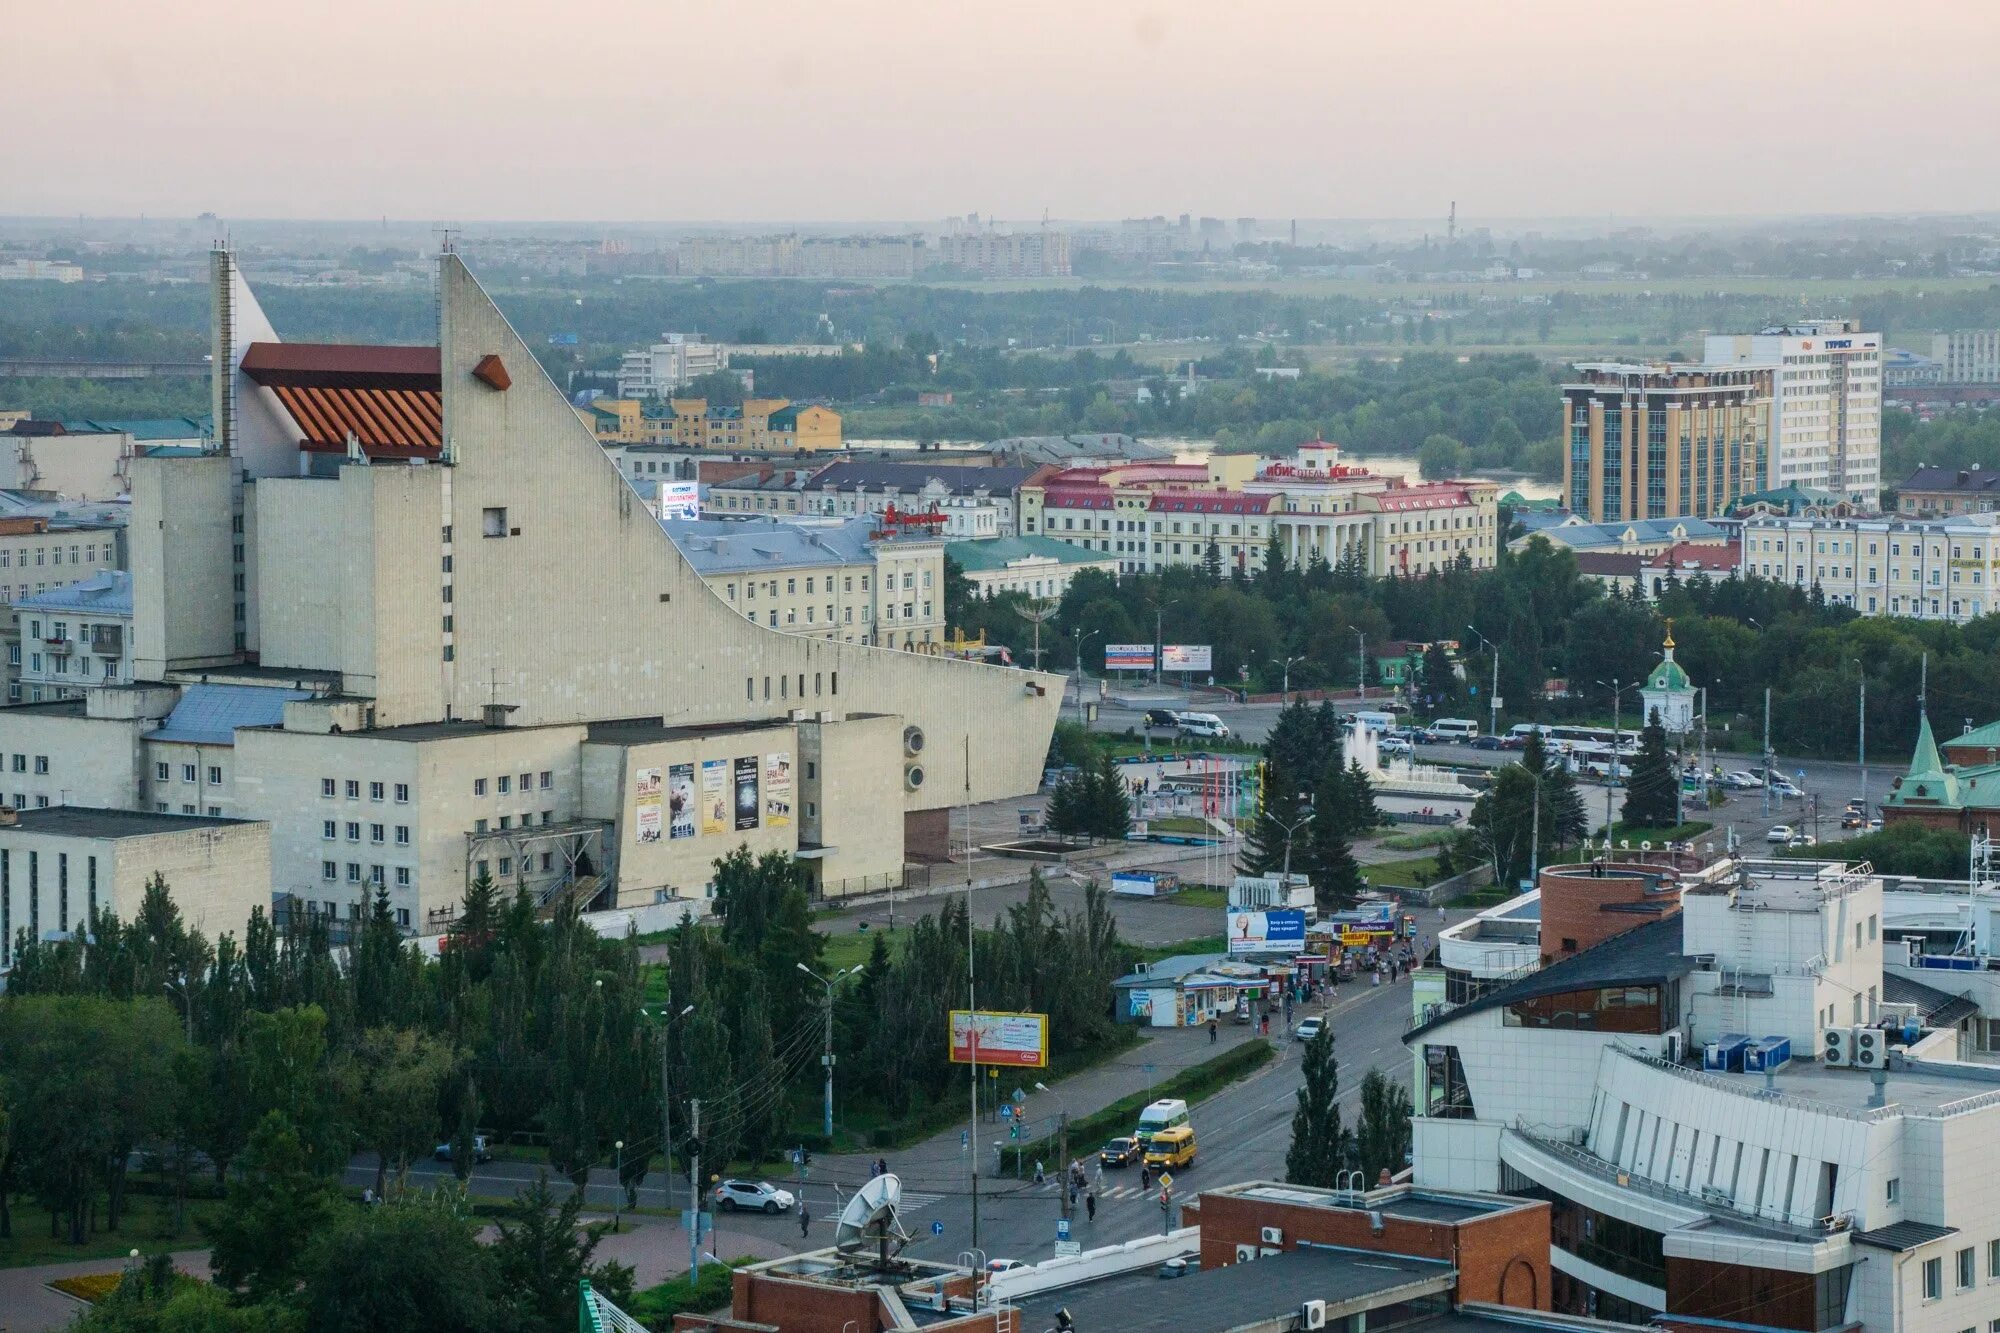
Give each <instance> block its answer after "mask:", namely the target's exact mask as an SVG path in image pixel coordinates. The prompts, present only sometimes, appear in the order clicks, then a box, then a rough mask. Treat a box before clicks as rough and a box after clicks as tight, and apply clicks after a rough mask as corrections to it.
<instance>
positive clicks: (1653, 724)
mask: <svg viewBox="0 0 2000 1333" xmlns="http://www.w3.org/2000/svg"><path fill="white" fill-rule="evenodd" d="M1679 787H1680V777H1679V776H1678V775H1677V774H1676V773H1675V772H1674V764H1673V759H1672V758H1671V757H1670V756H1669V755H1668V754H1667V730H1666V728H1665V727H1663V726H1661V725H1660V714H1659V712H1658V710H1655V711H1654V712H1653V715H1652V716H1651V717H1650V718H1648V719H1647V720H1646V729H1645V730H1644V731H1642V732H1640V733H1639V753H1638V755H1637V756H1635V757H1634V758H1633V760H1632V771H1631V775H1630V777H1629V778H1628V780H1627V782H1626V787H1625V807H1624V810H1623V811H1622V817H1623V819H1624V822H1625V826H1626V827H1627V828H1672V827H1673V826H1674V825H1675V824H1677V823H1678V822H1679V818H1678V809H1679V804H1680V802H1679Z"/></svg>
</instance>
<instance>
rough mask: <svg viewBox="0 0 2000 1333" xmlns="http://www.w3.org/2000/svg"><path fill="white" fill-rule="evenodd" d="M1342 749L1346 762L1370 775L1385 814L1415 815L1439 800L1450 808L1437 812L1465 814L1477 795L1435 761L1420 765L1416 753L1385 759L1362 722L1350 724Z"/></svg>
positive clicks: (1379, 746)
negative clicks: (1356, 765)
mask: <svg viewBox="0 0 2000 1333" xmlns="http://www.w3.org/2000/svg"><path fill="white" fill-rule="evenodd" d="M1340 750H1341V759H1342V761H1343V762H1345V763H1349V764H1359V765H1360V766H1361V771H1362V772H1364V773H1366V774H1367V775H1368V782H1369V785H1370V786H1371V787H1373V788H1374V789H1375V801H1376V804H1377V805H1378V806H1380V807H1381V808H1382V810H1383V812H1384V813H1385V814H1412V813H1416V812H1417V811H1419V810H1421V809H1424V808H1432V807H1436V806H1437V805H1438V804H1439V803H1440V802H1444V803H1447V808H1446V809H1445V810H1440V811H1437V813H1440V814H1447V813H1455V814H1463V813H1464V808H1469V807H1470V805H1471V803H1472V800H1473V797H1474V795H1475V794H1476V793H1474V792H1473V790H1472V788H1470V787H1468V786H1466V785H1465V784H1464V783H1463V782H1460V781H1459V780H1458V778H1457V777H1456V776H1455V775H1454V774H1452V773H1450V772H1449V771H1447V770H1445V769H1442V768H1439V767H1438V766H1437V765H1435V764H1420V763H1418V762H1417V761H1416V759H1415V757H1414V756H1405V757H1400V758H1396V759H1390V760H1386V761H1385V760H1384V759H1383V758H1382V747H1381V745H1380V744H1379V743H1378V741H1377V740H1376V736H1375V733H1374V731H1373V730H1371V729H1370V728H1369V727H1368V726H1367V724H1366V723H1363V722H1360V721H1356V722H1354V723H1352V724H1350V726H1349V728H1348V732H1347V735H1346V736H1345V737H1343V738H1342V740H1341V743H1340ZM1385 798H1386V799H1385ZM1462 807H1464V808H1462Z"/></svg>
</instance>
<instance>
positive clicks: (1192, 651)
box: [1160, 643, 1215, 671]
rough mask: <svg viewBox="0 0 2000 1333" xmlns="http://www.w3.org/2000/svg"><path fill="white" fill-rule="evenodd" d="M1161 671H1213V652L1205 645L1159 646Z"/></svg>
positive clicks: (1172, 644)
mask: <svg viewBox="0 0 2000 1333" xmlns="http://www.w3.org/2000/svg"><path fill="white" fill-rule="evenodd" d="M1160 670H1162V671H1213V670H1215V651H1214V649H1212V648H1211V647H1209V645H1207V644H1205V643H1168V644H1162V645H1161V646H1160Z"/></svg>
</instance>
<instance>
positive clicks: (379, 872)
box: [319, 861, 410, 889]
mask: <svg viewBox="0 0 2000 1333" xmlns="http://www.w3.org/2000/svg"><path fill="white" fill-rule="evenodd" d="M387 874H388V871H387V870H386V869H385V868H384V867H382V866H369V867H368V876H367V878H366V879H365V880H364V879H363V878H362V874H361V863H360V862H359V861H349V862H348V863H347V882H348V883H349V884H363V883H366V884H373V885H376V886H377V887H380V886H382V885H384V884H387V883H388V882H389V881H388V879H387V878H386V876H387ZM319 877H320V878H321V879H322V880H324V881H326V882H327V883H328V884H333V883H336V882H338V881H339V879H340V862H338V861H321V862H320V863H319ZM396 887H397V888H399V889H407V888H409V887H410V868H409V867H408V866H397V867H396Z"/></svg>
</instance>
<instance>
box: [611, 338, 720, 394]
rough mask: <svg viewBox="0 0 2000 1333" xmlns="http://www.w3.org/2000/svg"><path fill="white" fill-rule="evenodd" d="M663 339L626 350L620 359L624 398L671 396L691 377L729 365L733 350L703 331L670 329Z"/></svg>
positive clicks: (621, 389) (621, 387)
mask: <svg viewBox="0 0 2000 1333" xmlns="http://www.w3.org/2000/svg"><path fill="white" fill-rule="evenodd" d="M661 337H662V338H663V339H664V341H662V342H657V343H654V344H653V345H652V346H650V347H641V348H636V349H634V350H633V351H630V352H627V353H625V355H624V357H623V359H621V360H620V361H619V363H618V396H619V397H620V398H639V399H647V398H667V397H671V396H672V395H673V393H674V391H675V390H677V389H679V388H680V387H681V386H682V385H684V384H686V383H688V382H689V381H690V380H693V379H697V378H699V377H700V376H703V375H712V374H714V373H715V372H717V371H719V370H727V369H729V353H728V351H727V349H725V348H723V347H722V346H720V345H719V344H717V343H712V342H706V341H704V340H703V339H702V337H701V336H700V335H699V334H692V333H666V334H662V335H661Z"/></svg>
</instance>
